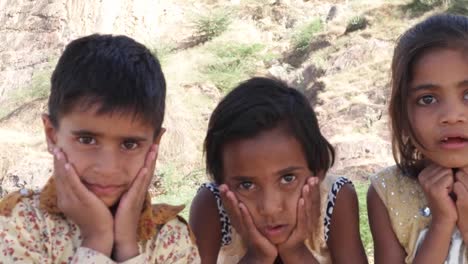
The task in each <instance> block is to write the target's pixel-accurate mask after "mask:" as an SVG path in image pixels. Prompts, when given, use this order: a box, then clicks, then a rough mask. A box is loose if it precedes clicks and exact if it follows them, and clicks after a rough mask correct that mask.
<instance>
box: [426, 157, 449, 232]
mask: <svg viewBox="0 0 468 264" xmlns="http://www.w3.org/2000/svg"><path fill="white" fill-rule="evenodd" d="M418 181H419V184H421V187H422V189H423V191H424V194H425V196H426V199H427V201H428V203H429V208H430V209H431V213H432V224H431V226H434V225H437V226H439V224H441V225H440V227H444V228H443V229H447V228H448V229H451V230H453V228H449V227H455V223H456V222H457V218H458V216H457V208H456V207H455V202H454V201H453V200H452V198H451V197H450V193H451V192H452V191H453V189H454V175H453V172H452V169H447V168H443V167H441V166H439V165H436V164H430V165H429V166H427V167H426V168H424V169H423V170H422V171H421V173H420V174H419V175H418Z"/></svg>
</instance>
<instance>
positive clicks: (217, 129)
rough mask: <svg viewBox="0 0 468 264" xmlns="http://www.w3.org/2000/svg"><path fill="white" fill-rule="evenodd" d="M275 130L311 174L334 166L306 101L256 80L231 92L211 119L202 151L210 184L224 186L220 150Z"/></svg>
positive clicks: (275, 82)
mask: <svg viewBox="0 0 468 264" xmlns="http://www.w3.org/2000/svg"><path fill="white" fill-rule="evenodd" d="M278 126H281V127H284V128H285V129H286V131H288V132H289V133H291V134H292V135H293V136H294V137H295V138H296V139H297V141H298V142H299V143H300V144H301V146H302V148H303V151H304V154H305V156H306V160H307V164H308V166H309V169H310V170H311V171H312V172H313V173H314V174H316V173H318V172H319V171H325V172H326V171H327V170H328V169H329V168H330V167H331V166H332V165H333V162H334V159H335V152H334V149H333V147H332V145H330V143H328V141H327V140H326V139H325V138H324V137H323V136H322V134H321V133H320V129H319V126H318V122H317V118H316V116H315V113H314V111H313V109H312V107H311V105H310V103H309V102H308V100H307V99H306V97H305V96H304V95H302V94H301V93H300V92H299V91H297V90H296V89H293V88H291V87H288V85H286V84H285V83H283V82H281V81H279V80H274V79H268V78H260V77H256V78H252V79H249V80H247V81H245V82H243V83H241V84H240V85H239V86H237V87H236V88H235V89H234V90H232V91H231V92H230V93H229V94H228V95H227V96H226V97H225V98H224V99H223V100H222V101H221V102H220V103H219V104H218V106H217V107H216V108H215V110H214V112H213V114H212V115H211V118H210V121H209V124H208V132H207V135H206V138H205V143H204V151H205V154H206V168H207V172H208V174H209V175H210V176H211V178H212V180H213V181H214V182H216V183H218V184H221V183H223V175H222V173H223V148H224V146H225V145H226V144H227V143H228V142H232V141H234V140H239V139H248V138H253V137H255V136H256V135H258V134H259V133H261V132H263V131H268V130H271V129H274V128H276V127H278Z"/></svg>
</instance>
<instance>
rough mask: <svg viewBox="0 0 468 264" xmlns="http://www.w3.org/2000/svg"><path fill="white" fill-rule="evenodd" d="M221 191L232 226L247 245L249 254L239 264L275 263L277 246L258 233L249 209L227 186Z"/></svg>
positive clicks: (222, 186) (220, 188) (221, 188)
mask: <svg viewBox="0 0 468 264" xmlns="http://www.w3.org/2000/svg"><path fill="white" fill-rule="evenodd" d="M219 190H220V192H221V199H222V201H223V205H224V208H225V209H226V211H227V213H228V215H229V219H230V220H231V224H232V226H233V227H234V228H235V229H236V230H237V231H238V232H239V234H240V236H241V237H242V240H243V241H245V242H246V243H247V253H246V254H245V256H244V257H243V258H242V259H241V261H240V262H239V263H273V262H274V261H275V259H276V257H277V256H278V251H277V249H276V247H275V245H273V244H272V243H271V242H270V241H269V240H268V239H267V238H266V237H264V236H263V235H262V234H261V233H260V231H258V229H257V227H256V226H255V223H254V221H253V219H252V216H251V215H250V212H249V210H248V209H247V207H246V206H245V205H244V204H243V203H242V202H240V201H239V200H238V199H237V197H236V195H235V194H234V193H233V192H232V191H230V190H229V187H228V186H227V185H225V184H222V185H221V186H220V187H219Z"/></svg>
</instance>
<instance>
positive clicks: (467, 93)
mask: <svg viewBox="0 0 468 264" xmlns="http://www.w3.org/2000/svg"><path fill="white" fill-rule="evenodd" d="M463 99H464V100H468V92H466V93H465V94H464V95H463Z"/></svg>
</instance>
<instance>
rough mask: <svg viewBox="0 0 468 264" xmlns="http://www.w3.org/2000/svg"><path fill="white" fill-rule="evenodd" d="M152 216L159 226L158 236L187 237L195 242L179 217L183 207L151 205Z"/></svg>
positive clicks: (184, 221) (185, 222)
mask: <svg viewBox="0 0 468 264" xmlns="http://www.w3.org/2000/svg"><path fill="white" fill-rule="evenodd" d="M152 207H153V216H154V220H155V221H156V223H157V225H158V226H159V228H158V229H159V231H158V236H165V235H169V236H172V235H174V234H177V235H182V236H184V237H188V238H190V239H191V240H192V242H194V241H195V238H194V236H193V234H192V231H191V230H190V227H189V225H188V223H187V221H186V220H185V219H184V218H183V217H182V216H180V215H179V214H180V212H182V210H184V208H185V205H169V204H164V203H162V204H153V205H152Z"/></svg>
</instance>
